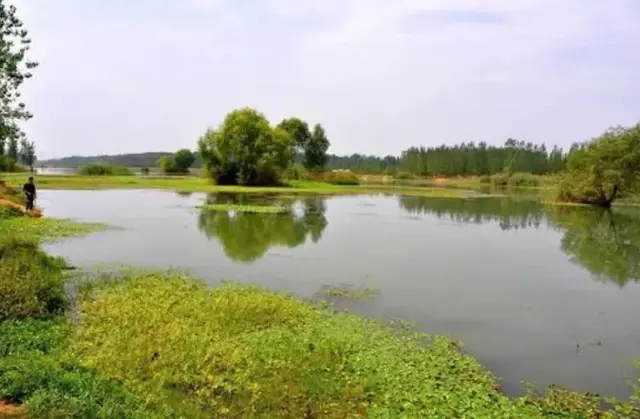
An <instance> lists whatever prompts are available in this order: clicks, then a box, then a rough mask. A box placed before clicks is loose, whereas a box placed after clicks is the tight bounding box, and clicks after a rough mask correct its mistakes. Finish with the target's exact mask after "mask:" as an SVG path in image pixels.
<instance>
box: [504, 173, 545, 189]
mask: <svg viewBox="0 0 640 419" xmlns="http://www.w3.org/2000/svg"><path fill="white" fill-rule="evenodd" d="M509 186H511V187H515V188H521V187H527V186H529V187H535V186H538V177H537V176H536V175H532V174H531V173H514V174H513V175H511V177H510V178H509Z"/></svg>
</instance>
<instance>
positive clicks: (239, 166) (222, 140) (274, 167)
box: [198, 108, 329, 185]
mask: <svg viewBox="0 0 640 419" xmlns="http://www.w3.org/2000/svg"><path fill="white" fill-rule="evenodd" d="M198 148H199V151H200V155H201V157H202V159H203V162H204V164H205V168H206V170H207V172H208V173H209V174H210V175H211V177H212V178H213V179H214V180H215V181H216V183H218V184H227V185H228V184H240V185H276V184H279V183H280V182H281V180H282V176H283V174H284V172H285V171H286V170H287V169H288V168H289V167H291V166H292V165H293V164H294V162H295V156H296V154H298V155H301V156H303V159H302V160H303V164H304V166H305V167H306V168H307V169H308V170H322V169H323V168H324V167H325V165H326V163H327V150H328V148H329V140H328V139H327V136H326V134H325V132H324V129H323V128H322V126H321V125H319V124H318V125H315V126H314V128H313V131H310V130H309V125H308V124H307V123H306V122H304V121H302V120H301V119H299V118H289V119H285V120H283V121H282V122H281V123H280V124H278V125H277V126H271V125H270V123H269V121H268V120H267V118H266V117H265V116H264V115H263V114H262V113H260V112H258V111H256V110H255V109H251V108H241V109H236V110H234V111H232V112H231V113H229V114H228V115H227V116H226V117H225V119H224V121H223V123H222V124H221V125H220V126H219V127H218V129H209V130H207V132H206V133H205V134H204V135H203V136H202V137H201V138H200V140H199V141H198Z"/></svg>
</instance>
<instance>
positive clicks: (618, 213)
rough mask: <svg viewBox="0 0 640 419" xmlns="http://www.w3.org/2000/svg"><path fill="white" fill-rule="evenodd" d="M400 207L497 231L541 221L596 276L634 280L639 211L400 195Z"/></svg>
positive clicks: (637, 276) (639, 250) (639, 269)
mask: <svg viewBox="0 0 640 419" xmlns="http://www.w3.org/2000/svg"><path fill="white" fill-rule="evenodd" d="M399 203H400V207H401V208H403V209H405V210H406V211H408V212H410V213H412V214H428V215H434V216H436V217H438V218H448V219H450V220H452V221H454V222H458V223H469V224H482V223H497V224H498V225H499V227H500V228H501V229H503V230H511V229H522V228H530V227H534V228H537V227H539V226H540V224H541V222H542V221H543V220H545V219H546V220H547V222H548V223H549V225H550V226H552V227H554V228H556V229H558V230H560V231H562V232H563V233H564V235H563V237H562V240H561V243H560V248H561V249H562V251H563V252H564V253H565V254H567V255H568V256H569V257H570V258H571V261H572V262H574V263H576V264H578V265H580V266H582V267H584V268H585V269H587V270H588V271H589V272H590V273H591V274H592V275H593V276H594V278H595V279H596V280H599V281H603V282H613V283H615V284H617V285H618V286H620V287H623V286H624V285H626V284H627V283H629V282H631V281H636V282H640V212H638V210H637V209H632V208H615V209H612V210H602V209H596V208H583V207H563V206H543V205H542V204H540V203H536V202H532V201H527V200H514V199H506V198H505V199H496V198H477V199H448V198H441V199H433V198H424V197H400V198H399Z"/></svg>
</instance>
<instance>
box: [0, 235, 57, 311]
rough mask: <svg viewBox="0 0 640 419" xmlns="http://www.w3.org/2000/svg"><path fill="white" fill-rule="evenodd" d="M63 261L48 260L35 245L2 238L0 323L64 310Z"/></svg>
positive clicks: (22, 240) (0, 254)
mask: <svg viewBox="0 0 640 419" xmlns="http://www.w3.org/2000/svg"><path fill="white" fill-rule="evenodd" d="M63 266H64V261H63V260H62V259H59V258H53V257H50V256H48V255H47V254H46V253H44V252H43V251H42V250H40V248H39V246H38V243H37V241H35V240H33V239H28V238H21V239H17V238H15V237H8V238H7V237H3V238H2V239H1V240H0V295H1V296H2V298H1V299H0V321H3V320H6V319H12V318H14V319H24V318H29V317H35V318H47V317H51V316H53V315H57V314H60V313H62V312H63V311H64V310H65V308H66V307H67V299H66V294H65V289H64V280H63V275H62V268H63Z"/></svg>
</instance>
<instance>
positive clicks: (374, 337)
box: [72, 273, 614, 419]
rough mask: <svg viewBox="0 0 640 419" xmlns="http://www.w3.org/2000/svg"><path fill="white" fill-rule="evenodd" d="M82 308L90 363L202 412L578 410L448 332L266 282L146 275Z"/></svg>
mask: <svg viewBox="0 0 640 419" xmlns="http://www.w3.org/2000/svg"><path fill="white" fill-rule="evenodd" d="M80 315H81V323H80V327H79V329H78V330H77V332H76V334H75V335H74V339H73V348H72V349H73V351H74V354H75V355H76V356H77V357H78V359H80V361H81V363H82V364H83V365H84V366H85V367H87V368H90V369H91V370H95V371H98V372H99V373H100V374H101V375H103V376H105V377H107V378H109V379H112V380H116V381H121V382H123V383H124V384H125V387H126V388H129V389H131V390H132V392H133V393H134V394H138V395H145V397H146V400H147V401H148V403H151V404H152V405H154V404H158V403H163V401H166V400H172V402H171V403H172V406H173V408H176V409H189V410H190V411H192V412H194V411H198V412H199V414H200V415H202V416H207V415H208V416H215V417H220V418H224V417H244V418H285V417H287V418H288V417H318V418H346V417H363V416H364V417H410V418H414V417H415V418H422V417H430V418H451V417H459V418H483V417H484V418H514V419H515V418H523V419H524V418H527V419H529V418H532V419H535V418H547V417H548V418H551V417H556V418H558V417H566V418H571V417H576V418H577V417H580V416H575V415H574V416H571V415H568V414H567V415H564V416H563V415H562V410H561V409H560V407H559V405H557V404H555V405H553V404H550V403H547V404H546V405H544V406H543V405H541V404H538V402H537V401H535V400H532V399H518V400H516V401H511V400H509V399H508V398H507V397H505V396H504V395H502V394H500V393H499V392H498V391H497V390H496V388H497V384H496V382H495V380H494V378H493V377H492V375H491V374H490V373H489V372H487V371H486V370H485V369H484V368H483V367H482V366H480V365H479V364H478V363H477V362H476V361H475V360H473V359H472V358H471V357H469V356H467V355H464V354H462V353H461V352H460V351H459V350H458V346H457V345H456V344H454V343H453V342H452V341H450V340H449V339H446V338H442V337H435V336H428V335H424V334H419V333H415V332H413V331H410V330H408V329H407V330H403V329H389V328H387V327H385V326H383V325H381V324H379V323H376V322H373V321H369V320H366V319H363V318H360V317H357V316H354V315H351V314H348V313H338V312H333V311H330V310H327V309H322V308H320V306H317V305H312V304H308V303H305V302H303V301H300V300H296V299H295V298H293V297H292V296H290V295H285V294H274V293H270V292H267V291H265V290H262V289H259V288H254V287H247V286H242V285H238V284H232V283H227V284H223V285H221V286H219V287H216V288H213V289H207V288H206V287H205V286H203V285H201V284H199V283H197V282H193V281H192V280H191V279H190V278H188V277H186V276H184V275H181V274H178V273H173V274H170V275H167V274H163V273H147V274H145V275H141V276H136V277H129V278H125V279H121V280H119V281H117V282H114V283H110V284H109V285H104V286H99V285H98V286H97V287H95V288H93V289H92V291H91V292H90V293H87V294H85V296H84V297H83V298H82V302H81V304H80ZM194 409H195V410H194ZM585 417H589V416H585ZM594 417H595V416H594ZM603 417H604V416H603ZM612 417H614V416H612Z"/></svg>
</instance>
